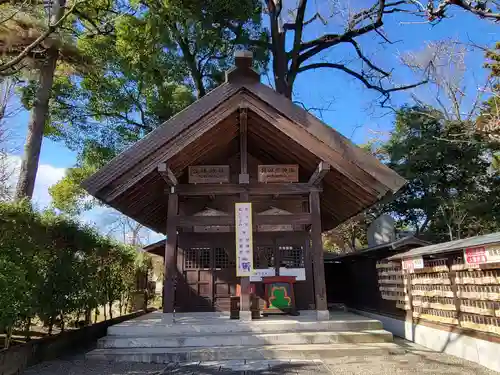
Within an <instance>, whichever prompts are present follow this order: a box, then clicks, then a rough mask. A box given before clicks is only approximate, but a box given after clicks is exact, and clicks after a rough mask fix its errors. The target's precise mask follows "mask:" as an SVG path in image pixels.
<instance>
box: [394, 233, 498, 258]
mask: <svg viewBox="0 0 500 375" xmlns="http://www.w3.org/2000/svg"><path fill="white" fill-rule="evenodd" d="M492 244H498V245H500V232H496V233H490V234H485V235H482V236H475V237H469V238H463V239H461V240H455V241H448V242H443V243H438V244H435V245H430V246H424V247H419V248H418V249H412V250H410V251H407V252H405V253H401V254H397V255H394V256H392V257H390V258H389V259H390V260H400V259H409V258H413V257H418V256H424V255H437V254H446V253H451V252H454V251H459V250H464V249H467V248H469V247H478V246H484V245H492Z"/></svg>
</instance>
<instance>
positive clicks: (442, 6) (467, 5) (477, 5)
mask: <svg viewBox="0 0 500 375" xmlns="http://www.w3.org/2000/svg"><path fill="white" fill-rule="evenodd" d="M493 3H494V4H495V6H496V7H497V8H498V4H497V3H496V2H493ZM487 5H488V1H487V0H484V1H483V0H478V1H471V0H443V1H441V2H439V4H438V6H437V7H434V2H433V0H430V1H429V3H428V4H427V14H428V17H429V20H430V21H433V20H435V19H442V18H445V17H446V9H447V8H448V7H450V6H457V7H459V8H462V9H464V10H466V11H468V12H471V13H473V14H475V15H477V16H479V17H481V18H488V19H492V20H495V21H500V13H499V12H494V11H493V10H492V9H490V8H488V7H487Z"/></svg>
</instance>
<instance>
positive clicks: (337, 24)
mask: <svg viewBox="0 0 500 375" xmlns="http://www.w3.org/2000/svg"><path fill="white" fill-rule="evenodd" d="M362 1H363V0H362ZM311 3H312V2H311ZM323 10H324V9H323ZM451 14H452V15H453V17H451V18H450V19H447V20H444V21H443V22H441V23H439V24H437V25H430V24H415V23H410V24H407V23H405V24H401V23H400V22H399V21H400V20H401V19H402V18H401V17H399V18H398V21H397V22H396V21H393V20H391V17H386V21H385V25H384V30H385V31H386V34H387V35H388V37H389V38H390V39H391V40H392V41H397V42H396V43H394V44H392V45H387V44H386V45H382V44H380V42H381V38H379V37H377V36H376V35H375V34H373V35H367V36H363V37H362V38H360V39H359V40H358V42H359V43H360V45H361V47H362V48H363V50H364V51H365V54H366V55H367V56H368V57H370V58H371V59H372V60H373V61H374V62H375V63H377V64H378V65H380V66H381V67H383V68H386V69H389V70H390V69H391V68H394V72H393V75H394V81H395V83H396V84H409V83H413V82H416V81H417V80H418V77H415V76H414V75H413V74H412V73H411V72H409V71H408V69H404V68H401V67H400V66H398V65H399V63H398V55H400V54H402V53H405V52H408V51H418V50H422V49H423V48H424V47H425V43H426V42H429V41H440V40H444V39H454V40H459V41H462V42H464V43H471V42H472V43H476V44H478V45H488V46H492V45H493V44H494V42H495V41H497V40H498V25H495V24H493V23H492V22H489V21H485V20H480V19H478V18H477V17H474V16H472V15H469V14H465V13H464V12H462V11H455V12H452V13H451ZM389 16H390V15H389ZM306 18H307V17H306ZM393 18H396V17H393ZM408 20H410V19H409V18H408V19H407V21H408ZM411 20H412V21H415V19H414V18H412V19H411ZM403 21H405V20H403ZM340 30H341V20H339V19H332V20H331V21H330V22H329V23H328V25H326V26H325V25H322V24H320V23H317V24H311V25H310V26H308V27H307V28H306V30H305V35H304V40H308V39H313V38H315V37H317V36H319V35H322V34H323V33H325V32H335V31H340ZM353 52H354V51H353V50H352V47H351V48H349V46H342V47H336V48H334V49H332V50H330V51H329V52H328V53H326V54H323V55H322V56H321V57H320V58H321V59H323V60H325V61H329V62H343V61H346V60H348V59H349V58H351V57H353V56H354V53H353ZM483 62H484V55H483V52H482V51H479V50H477V51H472V52H470V53H469V54H468V55H467V72H466V75H465V81H466V83H467V92H466V94H467V96H468V100H469V102H471V101H472V99H473V97H474V96H475V91H476V84H477V83H481V82H483V81H484V78H485V76H486V74H487V72H486V71H485V70H484V69H483V68H482V64H483ZM354 66H355V65H354ZM269 76H270V77H271V76H272V73H271V72H270V74H269ZM263 82H264V83H267V82H268V80H267V79H266V78H265V77H264V78H263ZM417 92H418V93H419V95H421V96H424V97H425V95H428V92H429V89H428V88H427V89H425V88H424V89H419V90H418V91H417ZM377 97H378V95H377V93H375V92H372V91H369V90H367V89H365V88H364V87H363V85H362V84H361V83H360V82H358V81H357V80H356V79H355V78H352V77H350V76H348V75H346V74H345V73H343V72H340V71H335V70H330V69H323V70H317V71H312V70H311V71H308V72H305V73H302V74H300V75H299V76H298V78H297V81H296V84H295V89H294V99H295V100H299V101H301V102H302V103H304V105H305V106H306V107H308V108H311V107H322V108H326V107H329V110H328V111H323V113H322V119H323V121H325V122H326V123H327V124H328V125H330V126H332V127H334V128H335V129H336V130H338V131H339V132H341V133H342V134H344V135H345V136H346V137H348V138H351V139H352V140H353V141H354V142H356V143H363V142H365V141H366V140H368V139H369V138H371V137H372V131H382V132H388V131H390V129H391V127H392V122H393V118H394V117H393V114H392V113H390V112H389V111H387V110H383V109H381V108H379V107H378V106H377V105H376V99H377ZM408 101H409V93H408V92H404V93H396V94H394V95H393V96H392V102H393V104H395V105H396V106H399V105H402V104H404V103H407V102H408ZM28 117H29V113H27V112H26V111H21V112H20V113H19V114H18V115H16V116H15V117H13V118H11V119H10V120H9V125H10V127H11V128H12V129H13V131H14V133H15V134H16V141H17V142H16V143H18V144H19V145H21V147H19V149H18V150H17V151H16V154H17V155H20V154H21V153H22V144H23V143H24V138H25V136H26V127H27V123H28ZM75 158H76V155H75V153H73V152H71V151H70V150H68V149H67V148H66V147H65V146H64V145H63V144H62V143H56V142H53V141H51V140H49V139H45V140H44V143H43V146H42V153H41V159H40V165H42V166H44V167H43V168H41V169H40V173H39V175H38V178H37V187H36V194H35V201H37V200H38V202H39V204H40V205H41V206H46V205H48V204H49V203H50V197H49V196H48V194H47V187H48V186H50V184H52V183H54V182H56V181H57V180H58V179H60V178H61V177H62V175H63V174H64V169H65V168H68V167H71V166H72V165H74V163H75ZM101 213H102V211H100V210H99V211H98V212H94V213H90V214H87V215H86V217H87V218H90V219H91V220H95V221H96V222H98V221H99V219H98V217H99V215H100V214H101Z"/></svg>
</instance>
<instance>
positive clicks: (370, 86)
mask: <svg viewBox="0 0 500 375" xmlns="http://www.w3.org/2000/svg"><path fill="white" fill-rule="evenodd" d="M318 68H333V69H338V70H342V71H343V72H345V73H347V74H349V75H351V76H353V77H355V78H357V79H358V80H360V81H361V82H362V83H363V84H364V85H365V86H366V88H368V89H373V90H375V91H378V92H379V93H381V94H382V95H383V96H384V100H383V101H382V104H384V103H385V102H386V101H387V100H388V98H389V94H390V93H391V92H395V91H403V90H408V89H412V88H415V87H418V86H420V85H423V84H426V83H427V82H428V80H427V79H425V80H422V81H420V82H417V83H414V84H411V85H404V86H396V87H391V88H384V87H382V86H381V85H374V84H372V83H371V82H370V81H369V79H368V78H367V77H366V75H365V74H364V73H358V72H356V71H354V70H352V69H350V68H348V67H346V66H345V65H343V64H335V63H326V62H325V63H313V64H309V65H306V66H302V67H300V68H299V72H304V71H307V70H311V69H318Z"/></svg>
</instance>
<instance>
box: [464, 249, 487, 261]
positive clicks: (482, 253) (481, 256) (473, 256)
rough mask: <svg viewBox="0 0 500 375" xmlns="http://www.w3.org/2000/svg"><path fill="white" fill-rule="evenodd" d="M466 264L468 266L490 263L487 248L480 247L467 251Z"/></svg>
mask: <svg viewBox="0 0 500 375" xmlns="http://www.w3.org/2000/svg"><path fill="white" fill-rule="evenodd" d="M465 262H466V263H467V264H481V263H486V262H488V257H487V255H486V249H485V247H484V246H479V247H469V248H467V249H465Z"/></svg>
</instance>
